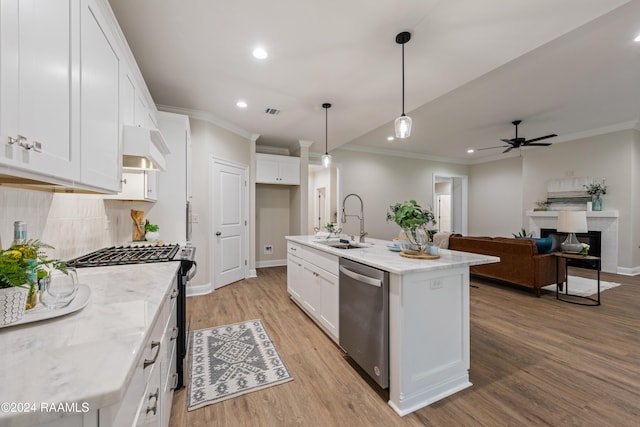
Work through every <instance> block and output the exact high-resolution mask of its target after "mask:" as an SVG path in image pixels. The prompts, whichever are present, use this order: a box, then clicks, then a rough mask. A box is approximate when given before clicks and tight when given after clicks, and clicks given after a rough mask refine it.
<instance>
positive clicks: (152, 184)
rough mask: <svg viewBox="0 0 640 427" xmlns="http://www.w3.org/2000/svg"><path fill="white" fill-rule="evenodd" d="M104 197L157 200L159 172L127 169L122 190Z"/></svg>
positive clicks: (123, 176)
mask: <svg viewBox="0 0 640 427" xmlns="http://www.w3.org/2000/svg"><path fill="white" fill-rule="evenodd" d="M160 173H162V172H160ZM104 198H105V199H115V200H135V201H145V202H155V201H156V200H158V172H156V171H152V170H148V171H143V170H125V171H124V172H122V191H120V192H119V193H118V194H115V195H109V196H104Z"/></svg>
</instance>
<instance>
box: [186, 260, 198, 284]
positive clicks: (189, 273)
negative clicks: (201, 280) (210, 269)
mask: <svg viewBox="0 0 640 427" xmlns="http://www.w3.org/2000/svg"><path fill="white" fill-rule="evenodd" d="M196 273H198V263H197V262H195V261H193V265H192V266H191V268H190V269H189V271H187V274H186V276H187V281H189V280H191V279H193V276H195V275H196Z"/></svg>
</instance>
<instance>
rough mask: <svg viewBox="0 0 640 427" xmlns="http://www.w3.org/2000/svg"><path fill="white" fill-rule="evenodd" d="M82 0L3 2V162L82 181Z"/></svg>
mask: <svg viewBox="0 0 640 427" xmlns="http://www.w3.org/2000/svg"><path fill="white" fill-rule="evenodd" d="M78 1H79V0H2V2H1V3H0V4H1V6H0V7H1V8H2V11H1V12H2V13H1V15H0V16H1V18H0V19H1V20H2V21H1V24H0V26H1V27H0V28H1V31H2V33H1V34H0V40H1V43H2V45H1V49H0V63H1V71H0V90H1V98H2V105H1V107H0V135H1V136H2V141H1V143H2V150H0V152H1V154H0V163H2V164H4V165H7V166H11V167H14V168H17V169H21V170H27V171H33V172H35V173H37V174H40V175H44V176H50V177H55V178H60V179H63V180H77V179H78V178H79V175H80V173H79V172H80V170H79V166H80V165H79V162H77V161H76V160H75V153H77V150H78V147H79V140H78V139H77V135H76V134H75V130H74V128H73V122H72V120H71V119H72V115H73V108H74V106H73V103H72V100H73V98H74V97H75V96H77V86H75V85H74V83H73V82H74V78H75V77H77V76H76V73H77V72H78V63H79V56H78V52H77V50H74V49H73V46H74V42H75V41H76V40H77V37H78V29H77V27H75V26H74V20H75V19H77V11H78V7H77V5H78Z"/></svg>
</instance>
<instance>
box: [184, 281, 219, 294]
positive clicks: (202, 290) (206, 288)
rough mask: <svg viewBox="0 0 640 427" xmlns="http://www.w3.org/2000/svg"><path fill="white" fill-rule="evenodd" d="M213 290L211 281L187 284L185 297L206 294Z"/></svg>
mask: <svg viewBox="0 0 640 427" xmlns="http://www.w3.org/2000/svg"><path fill="white" fill-rule="evenodd" d="M211 292H213V286H211V283H205V284H204V285H198V286H194V285H189V286H188V287H187V297H195V296H198V295H207V294H210V293H211Z"/></svg>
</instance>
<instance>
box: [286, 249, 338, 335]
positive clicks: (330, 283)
mask: <svg viewBox="0 0 640 427" xmlns="http://www.w3.org/2000/svg"><path fill="white" fill-rule="evenodd" d="M287 252H288V253H287V289H288V291H289V294H290V295H291V298H292V299H293V301H294V302H296V304H298V305H299V306H300V307H301V308H302V309H303V310H304V311H305V312H306V313H307V314H308V315H309V316H310V317H311V318H312V319H313V320H314V321H315V322H316V323H317V324H318V326H320V327H321V328H322V329H323V330H324V331H325V332H326V333H327V334H328V335H329V337H331V339H332V340H334V341H335V342H336V343H337V342H338V340H339V336H338V310H339V307H338V298H339V292H338V291H339V288H338V257H337V256H336V255H332V254H328V253H326V252H323V251H319V250H316V249H313V248H310V247H308V246H303V245H298V244H296V243H292V242H288V243H287Z"/></svg>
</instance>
